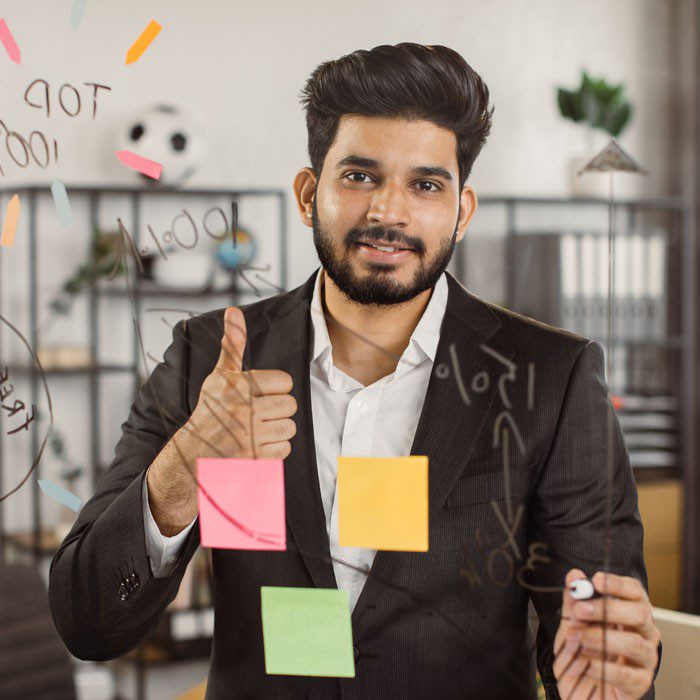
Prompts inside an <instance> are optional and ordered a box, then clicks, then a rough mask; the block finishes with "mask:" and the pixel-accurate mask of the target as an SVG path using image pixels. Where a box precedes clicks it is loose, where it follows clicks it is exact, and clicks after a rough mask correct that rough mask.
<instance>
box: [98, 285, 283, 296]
mask: <svg viewBox="0 0 700 700" xmlns="http://www.w3.org/2000/svg"><path fill="white" fill-rule="evenodd" d="M95 291H96V293H97V294H98V295H99V296H103V297H128V296H129V294H130V293H129V290H128V289H127V288H126V287H114V288H110V287H107V286H104V287H96V288H95ZM132 292H133V293H135V294H138V295H139V296H141V297H188V298H206V297H216V296H229V295H231V294H237V295H239V296H255V297H257V296H258V295H257V294H256V293H255V291H253V290H252V289H250V288H247V287H242V286H236V287H233V286H231V287H223V288H217V289H214V288H212V287H206V288H203V289H186V288H177V287H161V286H158V285H156V284H153V283H144V282H142V283H141V284H139V285H138V286H137V287H136V288H134V289H133V290H132ZM258 292H259V293H260V299H264V298H265V297H268V296H272V295H274V294H278V293H279V290H277V289H271V288H263V287H260V288H258Z"/></svg>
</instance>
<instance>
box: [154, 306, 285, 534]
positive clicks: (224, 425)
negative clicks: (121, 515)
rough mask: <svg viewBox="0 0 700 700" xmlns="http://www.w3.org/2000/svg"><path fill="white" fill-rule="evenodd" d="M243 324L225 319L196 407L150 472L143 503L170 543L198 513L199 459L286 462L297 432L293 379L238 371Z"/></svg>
mask: <svg viewBox="0 0 700 700" xmlns="http://www.w3.org/2000/svg"><path fill="white" fill-rule="evenodd" d="M246 341H247V332H246V325H245V318H244V316H243V313H242V312H241V311H240V309H237V308H236V307H234V306H231V307H229V308H228V309H226V312H225V314H224V333H223V337H222V338H221V351H220V353H219V359H218V361H217V363H216V365H215V366H214V369H213V370H212V372H211V373H210V374H209V376H208V377H207V378H206V379H205V380H204V382H203V383H202V388H201V390H200V394H199V399H198V401H197V406H196V407H195V409H194V411H193V412H192V415H191V416H190V418H189V420H187V422H186V423H185V424H184V425H183V426H182V427H181V428H180V429H179V430H178V431H177V432H176V433H175V434H174V435H173V437H172V438H171V439H170V441H169V442H168V443H167V444H166V445H165V447H164V448H163V449H162V450H161V452H160V454H159V455H158V456H157V457H156V459H155V460H154V461H153V463H152V464H151V465H150V467H149V468H148V474H147V484H148V495H149V505H150V509H151V512H152V514H153V517H154V519H155V521H156V523H157V524H158V527H159V529H160V531H161V533H163V534H164V535H166V536H168V537H170V536H172V535H175V534H177V533H178V532H180V531H181V530H182V529H183V528H185V527H186V526H187V525H188V524H189V523H190V522H192V520H194V518H195V517H196V515H197V483H196V478H195V477H196V473H197V470H196V463H197V458H198V457H237V458H260V459H284V458H285V457H287V456H288V455H289V453H290V452H291V444H290V442H289V441H290V440H291V439H292V438H293V437H294V435H295V433H296V425H295V423H294V421H293V420H292V416H293V415H294V414H295V413H296V410H297V404H296V400H295V399H294V397H293V396H292V395H291V394H290V392H291V390H292V378H291V376H290V375H289V374H288V373H287V372H283V371H281V370H275V369H270V370H267V369H266V370H250V371H243V351H244V350H245V346H246Z"/></svg>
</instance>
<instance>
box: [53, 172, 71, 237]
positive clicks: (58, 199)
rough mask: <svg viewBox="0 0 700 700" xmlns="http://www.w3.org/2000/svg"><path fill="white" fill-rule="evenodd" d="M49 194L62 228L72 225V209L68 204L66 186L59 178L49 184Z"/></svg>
mask: <svg viewBox="0 0 700 700" xmlns="http://www.w3.org/2000/svg"><path fill="white" fill-rule="evenodd" d="M51 194H52V195H53V201H54V204H55V205H56V209H57V211H58V216H59V217H60V219H61V224H62V226H63V228H70V227H71V226H72V225H73V210H72V209H71V206H70V200H69V199H68V192H67V191H66V186H65V185H64V184H63V183H62V182H61V181H60V180H58V179H56V180H54V181H53V183H52V184H51Z"/></svg>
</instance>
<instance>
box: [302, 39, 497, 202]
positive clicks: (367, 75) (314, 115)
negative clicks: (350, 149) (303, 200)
mask: <svg viewBox="0 0 700 700" xmlns="http://www.w3.org/2000/svg"><path fill="white" fill-rule="evenodd" d="M300 101H301V103H302V104H303V105H304V108H305V109H306V129H307V131H308V139H309V144H308V148H309V159H310V160H311V167H312V168H313V170H314V172H315V173H316V176H317V177H318V176H319V175H320V173H321V169H322V167H323V161H324V160H325V157H326V154H327V153H328V149H329V148H330V147H331V145H332V143H333V140H334V139H335V136H336V133H337V131H338V123H339V121H340V117H341V116H342V115H343V114H360V115H364V116H372V117H374V116H382V117H396V118H403V119H409V120H418V119H422V120H426V121H430V122H432V123H433V124H435V125H436V126H439V127H443V128H445V129H449V130H450V131H452V132H453V133H454V134H455V136H456V138H457V163H458V164H459V189H460V190H461V189H462V187H463V185H464V183H465V182H466V181H467V178H468V177H469V174H470V173H471V169H472V165H473V164H474V160H475V159H476V157H477V156H478V155H479V153H480V151H481V148H482V146H483V145H484V143H485V142H486V137H487V136H488V134H489V132H490V130H491V115H492V114H493V109H494V108H493V107H491V109H490V110H489V108H488V101H489V91H488V88H487V87H486V84H485V83H484V82H483V80H482V79H481V78H480V77H479V75H478V74H477V73H476V72H475V71H474V70H473V69H472V68H471V66H470V65H469V64H468V63H467V62H466V61H465V60H464V58H462V56H460V55H459V54H458V53H457V52H456V51H454V50H453V49H450V48H447V47H446V46H439V45H436V46H425V45H423V44H415V43H412V42H403V43H401V44H396V45H395V46H390V45H388V44H383V45H381V46H375V47H374V48H373V49H371V50H370V51H367V50H364V49H360V50H358V51H353V52H352V53H350V54H347V55H346V56H342V57H341V58H338V59H336V60H334V61H326V62H325V63H322V64H320V65H319V66H317V67H316V69H315V70H314V72H313V73H312V74H311V76H310V77H309V79H308V80H307V81H306V85H305V86H304V88H303V90H302V92H301V96H300Z"/></svg>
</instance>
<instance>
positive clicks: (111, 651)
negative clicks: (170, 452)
mask: <svg viewBox="0 0 700 700" xmlns="http://www.w3.org/2000/svg"><path fill="white" fill-rule="evenodd" d="M188 356H189V339H188V337H187V322H186V321H180V322H179V323H178V324H177V325H176V326H175V328H174V331H173V340H172V342H171V344H170V346H169V347H168V348H167V350H166V351H165V354H164V357H163V362H161V363H159V364H158V365H157V366H156V368H155V369H154V370H153V372H152V374H151V376H150V378H149V379H148V381H147V382H146V383H145V384H144V385H143V387H142V388H141V390H140V391H139V393H138V396H137V398H136V400H135V401H134V403H133V404H132V406H131V411H130V413H129V416H128V418H127V420H126V421H125V422H124V423H123V424H122V436H121V438H120V440H119V442H118V444H117V447H116V450H115V457H114V460H113V462H112V464H111V465H110V467H109V469H108V470H107V471H106V472H105V473H104V475H103V476H102V478H101V479H100V481H99V483H98V485H97V488H96V490H95V493H94V495H93V496H92V497H91V498H90V500H89V501H87V503H85V505H84V506H83V508H82V510H81V511H80V513H79V515H78V518H77V520H76V521H75V523H74V525H73V527H72V529H71V531H70V532H69V533H68V535H67V536H66V538H65V540H64V541H63V542H62V544H61V546H60V548H59V550H58V552H57V553H56V555H55V556H54V558H53V560H52V561H51V566H50V571H49V603H50V606H51V613H52V615H53V619H54V622H55V624H56V628H57V630H58V632H59V634H60V635H61V637H62V639H63V641H64V642H65V644H66V646H67V647H68V649H69V651H70V652H71V653H72V654H73V655H74V656H76V657H78V658H80V659H88V660H95V661H97V660H106V659H113V658H115V657H118V656H121V655H123V654H125V653H126V652H127V651H129V650H130V649H132V648H134V647H135V646H137V644H138V643H139V642H140V641H141V640H143V638H144V637H145V636H146V635H147V634H148V633H149V632H150V631H151V630H152V629H153V628H154V627H155V625H156V623H157V621H158V617H159V616H160V614H161V612H162V611H163V610H164V608H165V607H166V606H167V605H168V604H169V603H170V602H171V601H172V600H173V598H174V597H175V595H176V594H177V590H178V587H179V585H180V581H181V580H182V576H183V574H184V571H185V568H186V566H187V563H188V562H189V560H190V559H191V558H192V555H193V554H194V552H195V550H196V549H197V547H198V545H199V521H198V520H197V522H196V523H195V525H194V527H192V529H191V530H190V532H189V534H188V536H187V539H186V541H185V543H184V545H183V549H182V552H181V555H180V557H179V559H178V562H177V564H176V566H175V567H174V568H173V570H172V571H171V573H170V574H169V575H168V576H167V577H164V578H155V577H154V576H153V572H152V571H151V567H150V564H149V560H148V556H147V552H146V540H145V531H144V513H143V507H142V487H143V480H144V478H145V473H146V469H147V468H148V466H149V465H150V464H151V462H152V461H153V460H154V458H155V457H156V456H157V455H158V453H159V452H160V451H161V449H162V448H163V446H164V445H165V444H166V442H167V441H168V440H169V439H170V437H171V436H172V435H173V434H174V433H175V432H176V431H177V430H178V429H179V428H180V427H181V426H182V425H183V424H184V423H185V421H186V420H187V419H188V418H189V415H190V413H191V411H190V408H189V405H188V401H187V377H188V369H189V368H188Z"/></svg>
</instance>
